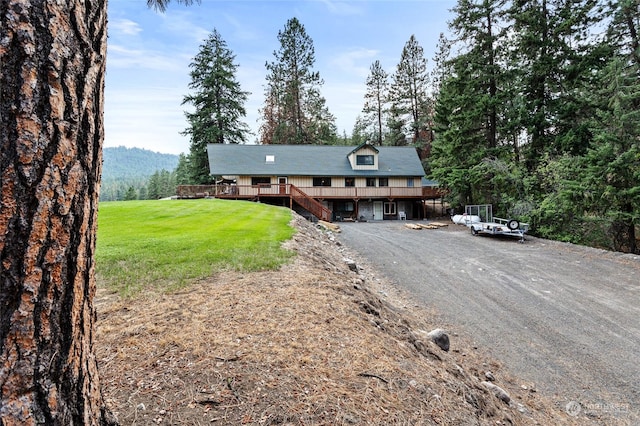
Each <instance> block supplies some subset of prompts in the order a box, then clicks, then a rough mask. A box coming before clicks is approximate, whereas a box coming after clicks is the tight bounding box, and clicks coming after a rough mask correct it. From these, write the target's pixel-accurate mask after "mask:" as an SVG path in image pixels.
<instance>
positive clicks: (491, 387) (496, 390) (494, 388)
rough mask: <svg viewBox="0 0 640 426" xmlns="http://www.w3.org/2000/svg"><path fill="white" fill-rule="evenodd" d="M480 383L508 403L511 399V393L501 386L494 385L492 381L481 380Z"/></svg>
mask: <svg viewBox="0 0 640 426" xmlns="http://www.w3.org/2000/svg"><path fill="white" fill-rule="evenodd" d="M480 384H481V385H482V386H484V387H485V389H487V390H488V391H489V392H491V393H493V395H495V397H496V398H498V399H499V400H501V401H502V402H504V403H506V404H508V403H509V401H511V397H510V396H509V394H508V393H507V392H506V391H505V390H504V389H502V388H501V387H500V386H497V385H494V384H493V383H491V382H481V383H480Z"/></svg>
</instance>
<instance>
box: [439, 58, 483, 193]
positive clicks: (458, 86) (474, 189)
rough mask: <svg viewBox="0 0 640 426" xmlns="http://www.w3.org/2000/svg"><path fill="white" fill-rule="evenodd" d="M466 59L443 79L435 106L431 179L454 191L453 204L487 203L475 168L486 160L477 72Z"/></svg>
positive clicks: (460, 61)
mask: <svg viewBox="0 0 640 426" xmlns="http://www.w3.org/2000/svg"><path fill="white" fill-rule="evenodd" d="M466 59H467V57H466V56H459V57H457V58H456V59H455V60H454V61H452V69H451V71H452V74H451V75H450V76H449V77H448V78H447V79H445V80H444V82H443V84H442V86H441V89H440V94H439V97H438V102H437V103H436V113H435V129H436V134H437V135H438V136H437V137H436V139H435V140H434V141H433V147H432V151H431V158H430V170H431V176H432V177H433V178H434V179H436V180H437V181H438V182H440V184H441V185H442V186H443V187H446V188H448V189H449V190H450V191H451V195H450V197H451V199H452V201H453V203H454V205H457V204H460V205H465V204H477V203H480V202H486V200H485V199H484V198H483V196H482V194H481V191H480V186H481V185H482V177H481V176H479V175H478V174H477V173H476V171H477V169H476V166H478V165H479V164H481V163H482V160H483V159H484V158H486V157H487V142H486V135H485V132H484V130H483V129H484V125H485V124H486V122H485V117H484V114H483V110H482V109H480V108H477V105H476V104H475V103H474V102H473V99H477V98H478V92H477V91H478V90H479V87H478V86H476V85H475V78H474V77H475V76H474V71H473V70H472V69H471V68H470V67H468V66H467V62H468V61H467V60H466Z"/></svg>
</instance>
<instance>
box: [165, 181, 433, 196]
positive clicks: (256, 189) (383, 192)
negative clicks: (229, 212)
mask: <svg viewBox="0 0 640 426" xmlns="http://www.w3.org/2000/svg"><path fill="white" fill-rule="evenodd" d="M292 186H293V185H291V184H261V185H227V184H223V185H180V186H178V188H177V195H178V197H179V198H204V197H215V198H233V199H259V198H261V197H286V198H288V197H290V196H291V195H292ZM297 189H299V190H300V191H302V192H304V193H305V194H306V195H308V196H309V197H312V198H315V199H317V200H323V199H345V200H360V199H369V198H385V199H403V198H405V199H407V198H414V199H434V198H441V197H442V196H443V195H445V192H444V191H443V190H440V189H439V188H432V187H425V188H422V187H392V186H380V187H325V186H313V187H297Z"/></svg>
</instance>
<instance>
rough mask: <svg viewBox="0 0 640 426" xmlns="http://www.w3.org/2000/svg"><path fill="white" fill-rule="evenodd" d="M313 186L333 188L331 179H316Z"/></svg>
mask: <svg viewBox="0 0 640 426" xmlns="http://www.w3.org/2000/svg"><path fill="white" fill-rule="evenodd" d="M313 186H331V178H330V177H314V178H313Z"/></svg>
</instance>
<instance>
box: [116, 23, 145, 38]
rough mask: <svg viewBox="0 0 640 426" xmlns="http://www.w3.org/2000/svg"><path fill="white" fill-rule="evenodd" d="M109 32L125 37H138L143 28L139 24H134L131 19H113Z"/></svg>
mask: <svg viewBox="0 0 640 426" xmlns="http://www.w3.org/2000/svg"><path fill="white" fill-rule="evenodd" d="M109 30H110V34H112V33H115V34H113V35H116V36H117V35H125V36H136V35H138V34H139V33H140V32H142V28H141V27H140V25H139V24H138V23H137V22H134V21H132V20H130V19H113V20H109Z"/></svg>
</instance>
